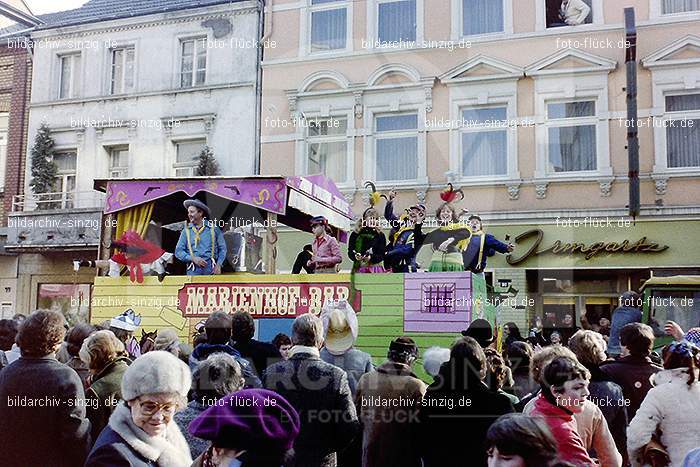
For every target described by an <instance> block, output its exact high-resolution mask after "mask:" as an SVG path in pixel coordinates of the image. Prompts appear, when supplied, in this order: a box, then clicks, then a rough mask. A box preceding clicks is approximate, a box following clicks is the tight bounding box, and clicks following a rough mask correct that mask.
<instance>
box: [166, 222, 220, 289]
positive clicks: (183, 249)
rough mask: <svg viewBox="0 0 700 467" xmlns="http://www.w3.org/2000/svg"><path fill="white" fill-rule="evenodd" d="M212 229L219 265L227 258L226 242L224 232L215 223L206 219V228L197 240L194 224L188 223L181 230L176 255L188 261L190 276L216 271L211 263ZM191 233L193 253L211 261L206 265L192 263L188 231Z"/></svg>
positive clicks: (215, 255)
mask: <svg viewBox="0 0 700 467" xmlns="http://www.w3.org/2000/svg"><path fill="white" fill-rule="evenodd" d="M212 229H214V243H215V245H214V248H213V250H214V256H213V258H214V260H215V261H216V264H218V265H219V266H221V265H223V264H224V260H225V259H226V242H225V241H224V234H222V233H221V230H220V229H219V228H218V227H216V226H215V225H213V224H211V223H210V222H209V221H208V220H207V221H204V230H203V231H202V232H201V233H200V234H199V240H198V241H197V242H196V243H197V244H196V245H195V239H196V233H195V228H194V226H193V225H192V224H187V226H186V227H185V229H183V230H182V232H180V239H179V240H178V241H177V247H175V257H176V258H177V259H179V260H180V261H182V262H183V263H187V275H188V276H202V275H208V274H212V273H213V272H214V266H213V265H212V264H211V259H212ZM188 231H189V233H190V245H189V246H191V247H192V253H194V256H198V257H200V258H204V259H205V260H207V261H208V262H209V264H207V266H206V267H204V268H201V267H198V266H195V265H194V263H192V255H191V254H190V248H189V247H188V245H187V232H188Z"/></svg>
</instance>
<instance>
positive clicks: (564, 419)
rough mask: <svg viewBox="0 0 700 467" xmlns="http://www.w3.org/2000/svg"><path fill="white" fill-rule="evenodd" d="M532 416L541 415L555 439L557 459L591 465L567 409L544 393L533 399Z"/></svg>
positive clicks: (572, 417)
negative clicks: (553, 401)
mask: <svg viewBox="0 0 700 467" xmlns="http://www.w3.org/2000/svg"><path fill="white" fill-rule="evenodd" d="M531 415H532V416H533V417H542V418H543V420H544V421H545V423H546V424H547V426H548V427H549V431H550V432H551V433H552V436H553V437H554V439H555V440H556V441H557V452H558V454H559V459H560V460H563V461H567V462H571V463H572V464H574V465H577V466H591V465H593V459H591V458H590V457H589V455H588V452H587V451H586V446H585V445H584V444H583V440H582V439H581V436H579V433H578V429H577V425H576V419H575V418H574V416H573V414H572V413H571V412H569V411H568V410H565V409H563V408H562V407H559V406H557V405H555V404H553V403H551V402H550V401H549V400H548V399H547V398H546V397H545V396H544V394H540V395H539V397H537V399H535V407H534V409H533V410H532V413H531Z"/></svg>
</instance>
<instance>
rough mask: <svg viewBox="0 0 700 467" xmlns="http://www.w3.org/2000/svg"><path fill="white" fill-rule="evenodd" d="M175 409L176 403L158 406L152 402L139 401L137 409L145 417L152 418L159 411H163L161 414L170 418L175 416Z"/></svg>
mask: <svg viewBox="0 0 700 467" xmlns="http://www.w3.org/2000/svg"><path fill="white" fill-rule="evenodd" d="M177 407H178V403H177V402H166V403H165V404H159V403H157V402H153V401H143V402H142V401H139V408H140V409H141V412H142V413H143V414H144V415H145V416H147V417H152V416H153V415H155V414H157V413H158V412H160V411H161V410H162V411H163V414H165V415H168V416H172V415H174V414H175V412H177Z"/></svg>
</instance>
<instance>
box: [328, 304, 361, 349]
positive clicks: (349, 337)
mask: <svg viewBox="0 0 700 467" xmlns="http://www.w3.org/2000/svg"><path fill="white" fill-rule="evenodd" d="M321 321H322V322H323V331H324V334H325V346H326V349H328V351H329V352H330V353H332V354H334V355H342V354H344V353H345V352H347V351H348V350H350V348H352V346H353V344H354V343H355V341H356V340H357V334H358V327H359V325H358V323H357V315H356V314H355V310H353V308H352V306H350V304H349V303H348V302H347V301H345V300H341V301H340V302H336V303H333V302H328V303H326V305H324V307H323V310H322V311H321Z"/></svg>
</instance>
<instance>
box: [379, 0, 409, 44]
mask: <svg viewBox="0 0 700 467" xmlns="http://www.w3.org/2000/svg"><path fill="white" fill-rule="evenodd" d="M377 39H378V40H379V42H380V43H385V42H398V41H415V40H416V0H378V1H377Z"/></svg>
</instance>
